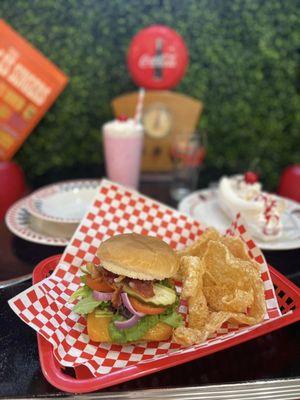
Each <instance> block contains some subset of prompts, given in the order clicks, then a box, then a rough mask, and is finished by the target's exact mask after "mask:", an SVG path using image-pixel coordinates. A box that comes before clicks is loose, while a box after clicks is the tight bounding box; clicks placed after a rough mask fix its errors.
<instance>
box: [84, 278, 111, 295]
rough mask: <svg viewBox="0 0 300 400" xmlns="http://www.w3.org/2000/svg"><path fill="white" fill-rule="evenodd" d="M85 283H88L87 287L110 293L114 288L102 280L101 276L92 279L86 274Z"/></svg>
mask: <svg viewBox="0 0 300 400" xmlns="http://www.w3.org/2000/svg"><path fill="white" fill-rule="evenodd" d="M86 284H87V285H88V287H89V288H91V289H93V290H97V292H105V293H110V292H113V291H114V289H113V288H112V287H111V286H109V285H108V284H107V283H106V282H104V281H103V280H102V278H96V279H92V278H91V277H90V276H89V275H87V276H86Z"/></svg>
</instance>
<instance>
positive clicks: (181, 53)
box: [127, 25, 189, 89]
mask: <svg viewBox="0 0 300 400" xmlns="http://www.w3.org/2000/svg"><path fill="white" fill-rule="evenodd" d="M188 58H189V57H188V50H187V47H186V45H185V43H184V41H183V39H182V37H181V36H180V35H179V34H178V33H177V32H176V31H174V30H173V29H171V28H169V27H167V26H164V25H152V26H150V27H148V28H145V29H143V30H141V31H140V32H138V33H137V34H136V35H135V37H134V38H133V39H132V42H131V44H130V46H129V49H128V55H127V64H128V69H129V72H130V74H131V76H132V79H133V80H134V82H135V83H136V84H137V85H138V86H142V87H144V88H146V89H170V88H172V87H174V86H176V85H177V84H178V83H179V82H180V80H181V79H182V78H183V76H184V74H185V71H186V68H187V65H188Z"/></svg>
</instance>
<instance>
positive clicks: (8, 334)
mask: <svg viewBox="0 0 300 400" xmlns="http://www.w3.org/2000/svg"><path fill="white" fill-rule="evenodd" d="M141 191H142V192H144V193H145V194H147V195H149V196H152V197H154V198H156V199H159V200H161V201H164V202H166V203H169V204H170V198H169V197H168V191H167V189H166V184H165V183H156V184H153V183H147V184H146V183H145V184H144V185H143V186H142V188H141ZM62 251H63V248H62V247H51V246H43V245H37V244H34V243H30V242H27V241H25V240H23V239H20V238H18V237H16V236H14V235H13V234H11V233H10V232H9V231H8V229H7V228H6V226H5V224H4V222H2V223H1V224H0V280H3V279H9V278H12V277H16V276H19V275H23V274H27V273H29V272H31V271H32V269H33V268H34V266H35V265H36V264H37V263H38V262H39V261H41V260H43V259H44V258H46V257H48V256H50V255H53V254H59V253H61V252H62ZM264 254H265V257H266V259H267V261H268V262H269V263H270V264H271V265H273V266H274V267H276V268H277V269H278V270H279V271H280V272H281V273H283V274H284V275H286V276H287V277H288V278H289V279H290V280H292V281H293V282H294V283H296V284H297V285H298V286H300V249H298V250H291V251H276V252H275V251H273V252H272V251H265V252H264ZM30 284H31V283H30V282H29V281H28V282H24V283H22V284H19V285H16V286H14V287H11V288H6V289H2V290H0V383H1V384H0V397H36V396H41V397H45V396H54V397H56V396H63V395H66V394H65V393H63V392H61V391H59V390H58V389H56V388H54V387H53V386H51V385H50V384H49V383H48V382H47V381H46V379H45V378H44V377H43V374H42V371H41V368H40V364H39V358H38V350H37V342H36V334H35V332H34V331H33V330H32V329H31V328H29V327H28V326H27V325H26V324H24V323H23V322H21V320H20V319H19V318H18V317H17V316H16V315H15V314H14V313H13V311H12V310H11V309H10V308H9V306H8V304H7V300H9V299H10V298H11V297H13V296H14V295H16V294H17V293H19V292H21V291H23V290H24V289H26V288H27V287H29V286H30ZM299 327H300V324H299V323H297V324H293V325H290V326H288V327H285V328H282V329H280V330H278V331H275V332H272V333H269V334H267V335H265V336H262V337H259V338H257V339H253V340H251V341H249V342H247V343H244V344H241V345H238V346H235V347H232V348H230V349H227V350H223V351H221V352H218V353H215V354H213V355H210V356H206V357H204V358H201V359H199V360H195V361H192V362H189V363H186V364H184V365H180V366H177V367H173V368H171V369H167V370H164V371H161V372H158V373H156V374H152V375H150V376H146V377H143V378H140V379H136V380H133V381H129V382H127V383H123V384H120V385H117V386H113V387H111V388H108V389H106V391H108V392H109V391H125V390H133V391H135V390H138V389H147V388H167V387H189V386H201V385H207V384H224V383H239V382H246V381H256V380H265V379H267V380H269V379H270V380H271V379H279V378H287V379H288V378H300V362H299V360H300V329H299ZM299 396H300V393H299Z"/></svg>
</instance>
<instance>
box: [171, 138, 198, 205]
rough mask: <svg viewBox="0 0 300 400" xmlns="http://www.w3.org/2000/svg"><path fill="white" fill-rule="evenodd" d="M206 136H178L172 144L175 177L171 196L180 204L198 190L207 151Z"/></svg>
mask: <svg viewBox="0 0 300 400" xmlns="http://www.w3.org/2000/svg"><path fill="white" fill-rule="evenodd" d="M205 138H206V136H205V135H204V134H200V133H199V132H197V133H194V134H192V135H187V134H178V135H176V136H175V137H174V140H173V141H172V144H171V157H172V160H173V177H172V183H171V189H170V194H171V197H172V199H173V200H175V201H176V202H179V201H180V200H182V199H183V198H184V197H185V196H186V195H188V194H189V193H191V192H192V191H194V190H195V189H196V188H197V183H198V177H199V170H200V166H201V165H202V163H203V160H204V157H205V153H206V149H205V147H206V146H205V144H206V140H205Z"/></svg>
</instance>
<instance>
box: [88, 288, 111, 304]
mask: <svg viewBox="0 0 300 400" xmlns="http://www.w3.org/2000/svg"><path fill="white" fill-rule="evenodd" d="M93 296H94V299H95V300H98V301H108V300H111V299H112V297H113V293H105V292H97V290H93Z"/></svg>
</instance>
